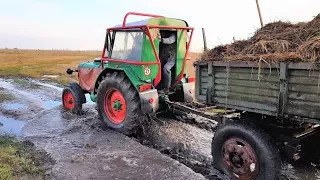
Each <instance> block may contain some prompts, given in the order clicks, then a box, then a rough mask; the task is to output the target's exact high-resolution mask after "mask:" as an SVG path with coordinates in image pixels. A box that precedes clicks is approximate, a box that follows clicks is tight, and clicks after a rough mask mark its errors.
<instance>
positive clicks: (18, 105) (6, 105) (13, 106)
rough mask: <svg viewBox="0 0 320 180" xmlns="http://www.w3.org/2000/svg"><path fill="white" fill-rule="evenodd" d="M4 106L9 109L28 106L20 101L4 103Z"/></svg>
mask: <svg viewBox="0 0 320 180" xmlns="http://www.w3.org/2000/svg"><path fill="white" fill-rule="evenodd" d="M3 108H5V109H7V110H19V109H24V108H26V106H25V105H24V104H19V103H7V104H4V105H3Z"/></svg>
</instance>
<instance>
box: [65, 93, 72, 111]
mask: <svg viewBox="0 0 320 180" xmlns="http://www.w3.org/2000/svg"><path fill="white" fill-rule="evenodd" d="M63 105H64V107H65V108H67V109H73V108H74V98H73V95H72V93H71V92H69V91H67V92H65V93H64V95H63Z"/></svg>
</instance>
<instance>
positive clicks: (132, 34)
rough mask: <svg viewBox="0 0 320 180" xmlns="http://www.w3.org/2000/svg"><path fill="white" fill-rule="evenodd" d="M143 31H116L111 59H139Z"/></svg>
mask: <svg viewBox="0 0 320 180" xmlns="http://www.w3.org/2000/svg"><path fill="white" fill-rule="evenodd" d="M142 43H143V33H142V32H141V31H117V32H116V33H115V39H114V42H113V48H112V54H111V59H119V60H129V61H141V54H142Z"/></svg>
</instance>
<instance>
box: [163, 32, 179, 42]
mask: <svg viewBox="0 0 320 180" xmlns="http://www.w3.org/2000/svg"><path fill="white" fill-rule="evenodd" d="M175 41H176V36H175V35H174V34H172V35H171V36H170V37H168V38H161V42H162V43H163V44H172V43H174V42H175Z"/></svg>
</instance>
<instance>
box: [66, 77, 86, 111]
mask: <svg viewBox="0 0 320 180" xmlns="http://www.w3.org/2000/svg"><path fill="white" fill-rule="evenodd" d="M83 99H85V96H84V93H83V91H82V90H81V88H80V86H79V85H77V84H72V83H70V84H69V86H68V87H66V88H64V89H63V91H62V105H63V108H64V109H66V110H68V111H71V112H72V113H75V114H78V115H79V114H81V112H82V104H83V103H84V100H83Z"/></svg>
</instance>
